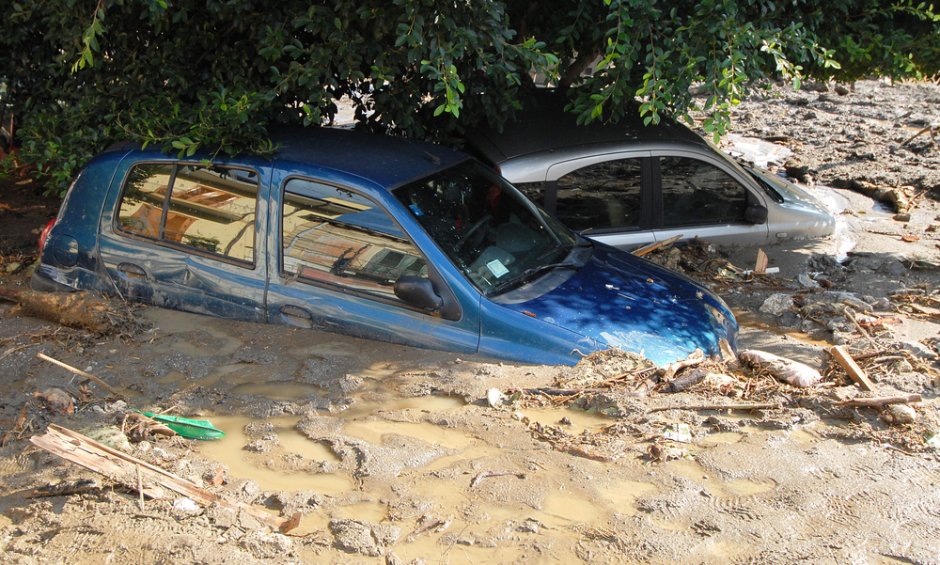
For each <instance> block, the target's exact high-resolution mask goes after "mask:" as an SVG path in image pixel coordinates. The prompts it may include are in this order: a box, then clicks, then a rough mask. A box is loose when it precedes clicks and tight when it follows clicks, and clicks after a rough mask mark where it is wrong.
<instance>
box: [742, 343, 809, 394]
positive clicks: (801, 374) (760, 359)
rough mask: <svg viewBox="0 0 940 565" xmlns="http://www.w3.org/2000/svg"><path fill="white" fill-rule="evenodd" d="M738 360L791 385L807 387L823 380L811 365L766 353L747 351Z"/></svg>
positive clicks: (754, 350) (753, 350) (755, 350)
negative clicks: (763, 370) (765, 371)
mask: <svg viewBox="0 0 940 565" xmlns="http://www.w3.org/2000/svg"><path fill="white" fill-rule="evenodd" d="M738 358H739V359H740V360H741V361H742V362H743V363H745V364H747V365H750V366H752V367H759V368H761V369H765V370H767V371H768V372H770V374H771V375H773V376H774V378H775V379H777V380H778V381H783V382H785V383H787V384H789V385H793V386H799V387H807V386H813V385H815V384H816V383H818V382H819V381H821V380H822V375H820V374H819V371H817V370H816V369H814V368H812V367H810V366H809V365H804V364H803V363H800V362H799V361H794V360H792V359H787V358H786V357H780V356H779V355H774V354H773V353H767V352H766V351H759V350H757V349H746V350H744V351H741V352H740V353H738Z"/></svg>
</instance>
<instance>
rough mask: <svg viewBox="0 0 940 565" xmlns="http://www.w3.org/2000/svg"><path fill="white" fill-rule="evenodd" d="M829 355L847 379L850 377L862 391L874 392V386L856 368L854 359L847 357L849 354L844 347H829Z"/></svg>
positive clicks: (863, 372)
mask: <svg viewBox="0 0 940 565" xmlns="http://www.w3.org/2000/svg"><path fill="white" fill-rule="evenodd" d="M829 355H832V357H833V358H834V359H835V360H836V361H838V362H839V365H841V366H842V368H843V369H845V372H846V373H848V374H849V377H851V378H852V380H853V381H855V383H856V384H858V386H859V387H861V389H862V390H866V391H869V392H871V391H874V390H875V384H874V383H872V382H871V381H870V380H869V379H868V375H866V374H865V371H863V370H862V368H861V367H859V366H858V363H856V362H855V359H852V356H851V355H849V352H848V351H846V349H845V348H844V347H842V346H841V345H837V346H835V347H830V348H829Z"/></svg>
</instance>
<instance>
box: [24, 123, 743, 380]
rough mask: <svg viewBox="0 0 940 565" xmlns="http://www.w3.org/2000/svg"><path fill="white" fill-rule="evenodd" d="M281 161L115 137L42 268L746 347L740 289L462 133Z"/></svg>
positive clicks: (478, 323) (315, 303)
mask: <svg viewBox="0 0 940 565" xmlns="http://www.w3.org/2000/svg"><path fill="white" fill-rule="evenodd" d="M275 141H276V142H277V143H278V147H279V150H278V151H277V153H276V154H275V155H274V156H273V157H272V158H270V159H264V158H260V157H239V158H233V159H217V158H212V159H209V158H208V156H205V157H206V158H205V159H202V158H203V156H200V155H197V156H196V157H195V158H191V159H179V158H176V157H174V156H170V155H166V154H164V153H161V152H159V151H156V150H141V149H139V148H136V147H129V146H125V147H115V148H112V149H111V150H109V151H108V152H105V153H104V154H102V155H100V156H98V157H97V158H95V159H94V160H93V161H92V162H91V163H89V164H88V165H87V166H86V167H85V169H84V170H83V171H82V173H81V174H80V175H79V176H78V178H77V179H76V180H75V182H74V183H73V185H72V187H71V189H70V190H69V193H68V195H67V197H66V199H65V201H64V202H63V204H62V208H61V210H60V212H59V215H58V218H56V220H54V222H50V225H49V226H47V229H46V230H44V233H43V236H44V237H43V241H42V243H41V246H42V256H41V263H40V265H39V266H38V267H37V269H36V271H35V273H34V275H33V281H32V284H33V286H34V287H35V288H38V289H43V290H75V289H89V290H97V291H103V292H107V293H110V294H117V295H120V296H121V297H124V298H125V299H128V300H134V301H140V302H145V303H149V304H153V305H156V306H162V307H166V308H175V309H179V310H186V311H190V312H198V313H203V314H210V315H214V316H222V317H226V318H232V319H241V320H252V321H258V322H273V323H282V324H289V325H293V326H299V327H305V328H319V329H325V330H329V331H335V332H340V333H344V334H349V335H354V336H357V337H365V338H371V339H378V340H384V341H390V342H396V343H403V344H407V345H414V346H419V347H428V348H433V349H443V350H449V351H455V352H460V353H465V354H470V353H478V354H481V355H485V356H490V357H496V358H501V359H508V360H514V361H522V362H529V363H549V364H556V363H576V362H577V361H578V359H580V357H581V356H582V355H583V354H588V353H590V352H592V351H595V350H598V349H605V348H608V347H617V348H621V349H624V350H626V351H631V352H636V353H640V354H643V355H645V356H646V357H648V358H650V359H651V360H652V361H654V362H655V363H657V364H665V363H669V362H672V361H675V360H678V359H682V358H685V357H687V356H688V355H689V354H690V353H692V352H693V351H694V350H695V349H701V350H703V351H704V352H705V353H706V354H707V355H720V354H721V353H722V352H723V351H729V350H730V349H733V347H734V340H735V334H736V331H737V325H736V322H735V320H734V317H733V316H732V314H731V312H730V311H729V310H728V308H727V307H726V306H725V304H724V303H723V302H722V301H721V300H720V299H719V298H717V297H716V296H714V295H713V294H711V293H710V292H709V291H708V290H706V289H705V288H703V287H701V286H699V285H697V284H696V283H694V282H692V281H690V280H688V279H686V278H685V277H683V276H681V275H678V274H676V273H673V272H671V271H668V270H665V269H663V268H661V267H658V266H656V265H653V264H651V263H649V262H647V261H645V260H643V259H640V258H637V257H634V256H632V255H629V254H627V253H624V252H622V251H618V250H616V249H613V248H611V247H607V246H605V245H603V244H600V243H596V242H592V241H590V240H587V239H585V238H583V237H580V236H579V235H577V234H575V233H573V232H572V231H570V230H569V229H567V228H565V227H564V226H562V225H561V224H560V223H559V222H558V221H557V220H555V219H554V218H553V217H551V216H550V215H548V214H547V213H545V212H543V211H542V210H541V209H539V208H538V207H537V206H535V205H534V204H533V203H532V202H530V201H529V200H527V199H526V198H525V197H524V196H523V195H522V194H521V193H520V192H518V191H517V190H516V189H515V188H513V187H512V186H511V185H510V184H509V183H508V182H507V181H505V180H504V179H502V178H501V177H500V176H499V175H498V174H496V173H494V172H493V171H492V170H491V169H489V168H487V167H486V166H484V165H482V164H480V163H478V162H477V161H475V160H473V159H471V158H469V157H467V156H466V155H464V154H462V153H458V152H455V151H452V150H449V149H446V148H443V147H439V146H435V145H430V144H424V143H416V142H411V141H406V140H402V139H395V138H388V137H383V136H373V135H366V134H360V133H355V132H350V131H343V130H328V129H321V130H304V131H295V132H285V133H283V134H281V135H278V136H276V138H275Z"/></svg>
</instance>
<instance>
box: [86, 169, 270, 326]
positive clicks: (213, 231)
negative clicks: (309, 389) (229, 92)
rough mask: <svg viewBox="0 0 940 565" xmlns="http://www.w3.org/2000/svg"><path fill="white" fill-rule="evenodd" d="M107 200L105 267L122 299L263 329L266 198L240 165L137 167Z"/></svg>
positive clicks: (251, 172) (255, 176)
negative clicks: (260, 323) (261, 222)
mask: <svg viewBox="0 0 940 565" xmlns="http://www.w3.org/2000/svg"><path fill="white" fill-rule="evenodd" d="M125 171H126V174H125V175H124V176H123V180H122V182H121V184H120V186H117V187H115V190H114V193H115V194H114V195H113V196H110V195H109V199H108V204H107V205H106V207H105V208H106V210H107V211H106V212H105V213H103V214H102V220H101V224H100V237H99V245H100V257H101V263H102V265H103V267H104V269H105V270H106V271H107V274H108V276H109V278H110V280H111V281H112V282H113V284H114V288H115V290H116V291H117V292H118V293H119V294H120V295H121V296H123V297H125V298H128V299H133V300H138V301H142V302H148V303H150V304H154V305H156V306H162V307H166V308H174V309H178V310H186V311H190V312H197V313H203V314H210V315H214V316H220V317H224V318H233V319H243V320H251V321H264V319H265V309H264V287H265V273H266V270H267V266H266V262H265V256H264V254H263V253H258V252H257V251H256V250H258V249H263V242H264V232H263V226H262V225H259V222H257V221H256V219H257V218H259V217H264V212H265V210H266V207H265V205H264V196H265V190H263V188H264V185H263V184H262V182H261V175H260V174H259V172H258V170H256V169H252V168H249V167H243V166H238V165H219V164H206V163H205V162H196V163H192V162H176V161H167V160H162V161H161V160H155V161H134V160H132V161H131V162H130V163H129V164H127V165H125Z"/></svg>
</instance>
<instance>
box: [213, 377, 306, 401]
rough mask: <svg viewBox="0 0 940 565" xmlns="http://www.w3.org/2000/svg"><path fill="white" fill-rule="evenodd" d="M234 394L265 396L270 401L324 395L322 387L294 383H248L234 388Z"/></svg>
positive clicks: (302, 398) (232, 390)
mask: <svg viewBox="0 0 940 565" xmlns="http://www.w3.org/2000/svg"><path fill="white" fill-rule="evenodd" d="M231 393H232V394H236V395H246V396H263V397H264V398H268V399H270V400H284V401H296V400H304V399H306V398H310V397H312V396H316V395H317V394H322V390H321V389H320V387H318V386H316V385H312V384H308V383H298V382H294V381H268V382H263V383H257V382H246V383H241V384H239V385H236V386H234V387H232V389H231Z"/></svg>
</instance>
